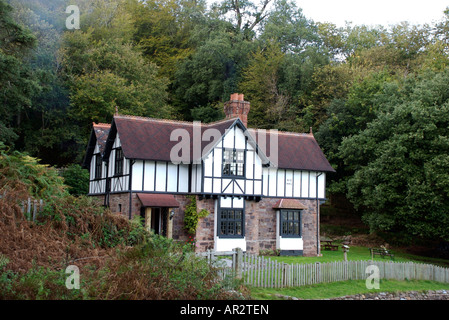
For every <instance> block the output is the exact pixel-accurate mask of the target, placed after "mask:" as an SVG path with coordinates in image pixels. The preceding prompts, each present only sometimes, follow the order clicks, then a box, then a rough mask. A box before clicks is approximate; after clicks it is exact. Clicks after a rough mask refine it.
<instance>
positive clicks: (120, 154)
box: [114, 148, 123, 175]
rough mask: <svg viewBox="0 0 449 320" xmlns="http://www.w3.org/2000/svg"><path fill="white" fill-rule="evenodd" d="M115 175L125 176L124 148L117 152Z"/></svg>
mask: <svg viewBox="0 0 449 320" xmlns="http://www.w3.org/2000/svg"><path fill="white" fill-rule="evenodd" d="M114 168H115V169H114V174H115V175H122V174H123V150H122V148H118V149H116V150H115V166H114Z"/></svg>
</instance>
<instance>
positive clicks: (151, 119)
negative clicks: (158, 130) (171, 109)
mask: <svg viewBox="0 0 449 320" xmlns="http://www.w3.org/2000/svg"><path fill="white" fill-rule="evenodd" d="M114 118H127V119H132V120H141V121H154V122H161V123H176V124H185V125H193V123H194V122H195V121H185V120H175V119H161V118H151V117H142V116H133V115H116V116H114ZM236 119H238V118H237V117H236V118H230V119H222V120H217V121H214V122H209V123H203V122H200V123H201V126H213V125H216V124H220V123H224V122H227V121H235V120H236Z"/></svg>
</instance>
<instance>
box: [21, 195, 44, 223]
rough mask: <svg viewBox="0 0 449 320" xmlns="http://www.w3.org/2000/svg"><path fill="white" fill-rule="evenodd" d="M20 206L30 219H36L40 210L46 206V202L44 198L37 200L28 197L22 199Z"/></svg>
mask: <svg viewBox="0 0 449 320" xmlns="http://www.w3.org/2000/svg"><path fill="white" fill-rule="evenodd" d="M20 207H21V209H22V213H23V214H25V216H26V217H27V219H28V220H32V221H36V218H37V216H38V215H39V212H41V211H42V209H43V208H44V202H43V200H42V199H40V200H35V199H31V198H28V200H26V201H22V203H21V205H20Z"/></svg>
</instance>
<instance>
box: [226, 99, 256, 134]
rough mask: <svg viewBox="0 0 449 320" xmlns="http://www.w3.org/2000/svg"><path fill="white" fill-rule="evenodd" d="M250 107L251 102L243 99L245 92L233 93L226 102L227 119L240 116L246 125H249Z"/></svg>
mask: <svg viewBox="0 0 449 320" xmlns="http://www.w3.org/2000/svg"><path fill="white" fill-rule="evenodd" d="M249 109H250V103H249V102H248V101H244V100H243V94H238V93H233V94H231V99H230V100H229V101H227V102H225V104H224V113H225V115H226V119H231V118H236V117H239V118H240V120H241V121H242V122H243V124H244V125H245V127H247V126H248V112H249Z"/></svg>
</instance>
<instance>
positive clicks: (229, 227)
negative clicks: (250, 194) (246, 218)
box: [219, 208, 244, 237]
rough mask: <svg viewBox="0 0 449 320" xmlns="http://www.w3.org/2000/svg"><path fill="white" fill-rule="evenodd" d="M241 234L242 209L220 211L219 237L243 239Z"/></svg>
mask: <svg viewBox="0 0 449 320" xmlns="http://www.w3.org/2000/svg"><path fill="white" fill-rule="evenodd" d="M243 232H244V230H243V209H224V208H223V209H220V212H219V234H220V236H225V237H243Z"/></svg>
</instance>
